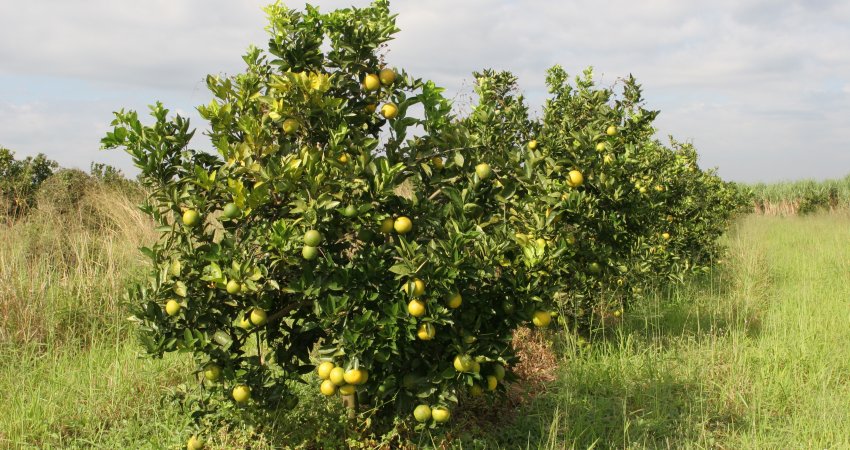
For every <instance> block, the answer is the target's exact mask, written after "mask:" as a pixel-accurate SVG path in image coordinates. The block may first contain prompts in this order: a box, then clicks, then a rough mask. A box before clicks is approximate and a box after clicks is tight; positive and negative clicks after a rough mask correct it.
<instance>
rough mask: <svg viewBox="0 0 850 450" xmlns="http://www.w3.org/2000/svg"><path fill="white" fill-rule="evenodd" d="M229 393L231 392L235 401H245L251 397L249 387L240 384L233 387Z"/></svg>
mask: <svg viewBox="0 0 850 450" xmlns="http://www.w3.org/2000/svg"><path fill="white" fill-rule="evenodd" d="M231 394H233V400H236V403H245V402H247V401H248V400H250V399H251V388H249V387H248V386H245V385H244V384H240V385H237V386H236V387H235V388H233V392H232V393H231Z"/></svg>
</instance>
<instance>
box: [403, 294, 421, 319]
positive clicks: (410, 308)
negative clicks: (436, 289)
mask: <svg viewBox="0 0 850 450" xmlns="http://www.w3.org/2000/svg"><path fill="white" fill-rule="evenodd" d="M407 312H409V313H410V315H411V316H413V317H422V316H424V315H425V303H424V302H423V301H421V300H419V299H416V298H414V299H413V300H411V301H410V303H408V304H407Z"/></svg>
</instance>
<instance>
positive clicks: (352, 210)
mask: <svg viewBox="0 0 850 450" xmlns="http://www.w3.org/2000/svg"><path fill="white" fill-rule="evenodd" d="M342 215H343V216H345V217H354V216H355V215H357V207H356V206H354V205H346V206H345V208H343V210H342Z"/></svg>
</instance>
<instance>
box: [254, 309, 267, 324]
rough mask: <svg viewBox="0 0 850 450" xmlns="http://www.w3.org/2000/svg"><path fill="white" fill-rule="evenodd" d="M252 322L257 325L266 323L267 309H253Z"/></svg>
mask: <svg viewBox="0 0 850 450" xmlns="http://www.w3.org/2000/svg"><path fill="white" fill-rule="evenodd" d="M251 323H253V324H254V325H256V326H260V325H262V324H264V323H266V311H265V310H264V309H263V308H254V309H253V311H251Z"/></svg>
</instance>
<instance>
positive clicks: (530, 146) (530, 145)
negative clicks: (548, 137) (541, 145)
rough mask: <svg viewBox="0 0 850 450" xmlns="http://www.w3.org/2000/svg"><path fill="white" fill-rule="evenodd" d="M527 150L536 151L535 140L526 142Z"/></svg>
mask: <svg viewBox="0 0 850 450" xmlns="http://www.w3.org/2000/svg"><path fill="white" fill-rule="evenodd" d="M528 149H529V150H536V149H537V140H536V139H532V140H530V141H528Z"/></svg>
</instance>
